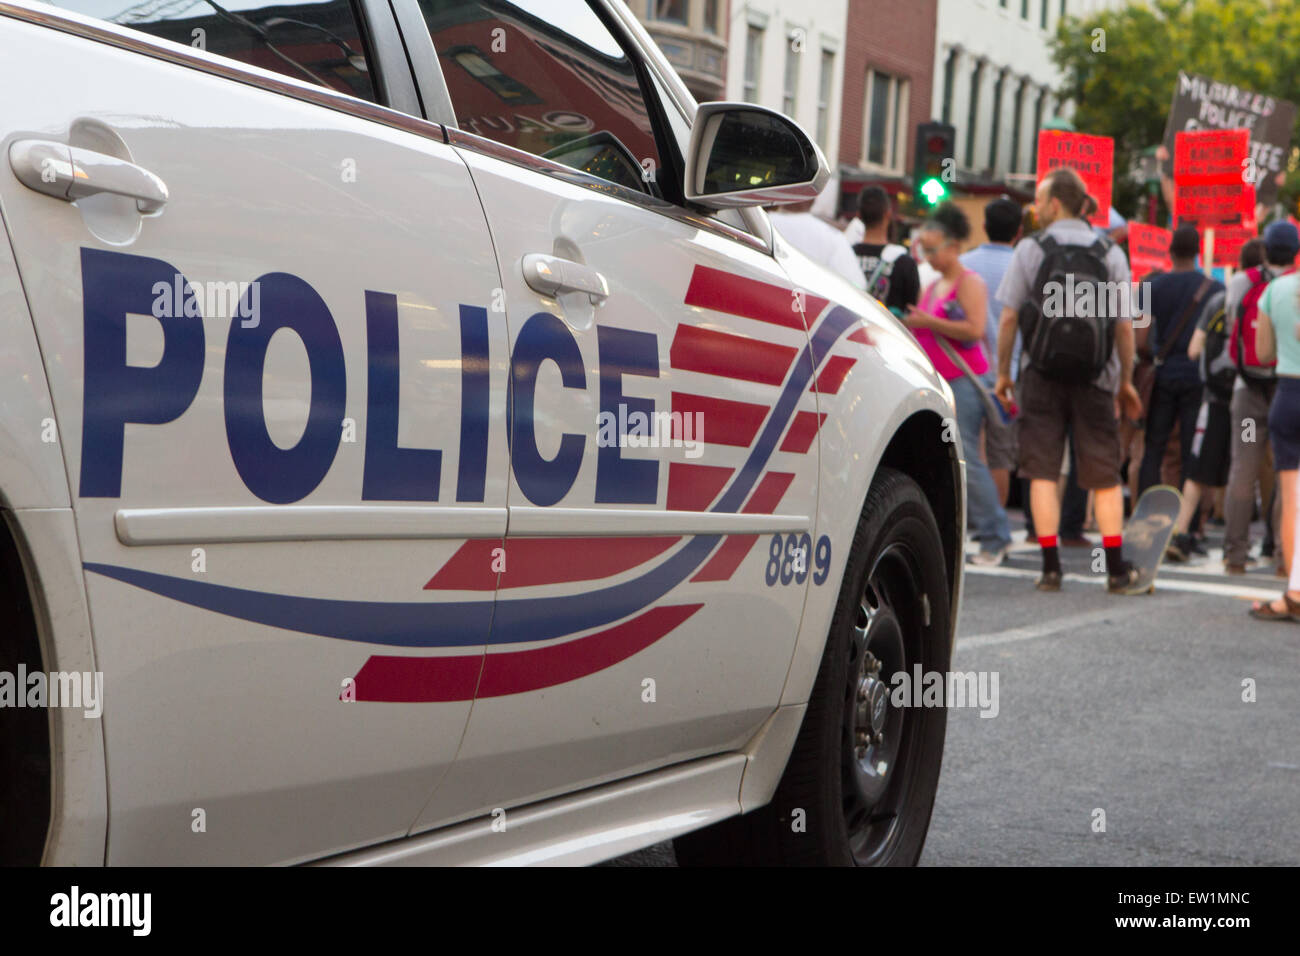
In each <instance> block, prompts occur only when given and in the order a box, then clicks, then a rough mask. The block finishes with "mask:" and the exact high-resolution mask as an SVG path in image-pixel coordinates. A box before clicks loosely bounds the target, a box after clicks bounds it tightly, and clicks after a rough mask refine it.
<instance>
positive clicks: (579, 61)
mask: <svg viewBox="0 0 1300 956" xmlns="http://www.w3.org/2000/svg"><path fill="white" fill-rule="evenodd" d="M420 8H421V9H422V11H423V12H424V18H425V22H426V23H427V24H428V27H429V34H430V36H431V37H432V38H433V45H434V48H435V49H436V50H437V51H438V58H439V61H440V62H441V64H442V72H443V76H444V77H445V78H446V81H447V89H448V91H449V93H450V94H451V102H452V107H453V108H454V109H455V111H456V122H457V124H458V125H459V126H460V128H461V129H463V130H465V131H466V132H470V133H475V134H477V135H479V136H484V137H487V138H489V139H493V140H496V141H497V142H500V143H504V144H506V145H508V146H513V147H515V148H516V149H521V150H524V151H525V152H528V153H532V154H534V155H536V156H544V157H546V158H548V159H552V160H554V161H555V162H558V163H562V164H564V165H566V166H571V167H573V168H575V169H581V170H583V171H585V172H587V173H590V174H592V175H594V176H598V177H600V178H601V179H605V180H608V181H610V182H613V183H617V184H619V185H621V186H626V187H628V188H629V189H635V190H639V191H643V192H649V193H654V194H657V193H658V189H657V188H656V186H655V184H656V179H657V174H658V171H659V169H660V168H661V166H662V164H661V162H660V154H659V149H658V146H657V144H656V142H655V132H654V124H653V123H652V121H651V118H650V110H649V108H648V107H647V105H646V98H645V96H644V95H643V93H642V90H641V85H640V83H639V82H638V79H637V73H636V69H635V67H634V64H633V62H632V60H631V59H630V58H629V57H628V55H627V54H626V53H625V52H624V51H623V49H622V48H621V47H620V46H619V43H618V41H617V40H616V39H615V37H614V36H613V34H611V33H610V32H609V30H608V29H607V28H606V27H605V25H604V24H603V23H601V21H600V18H599V17H597V16H596V14H595V13H594V12H593V11H592V9H591V8H590V7H589V6H588V5H587V4H586V3H585V2H584V0H520V2H514V3H511V2H508V0H420Z"/></svg>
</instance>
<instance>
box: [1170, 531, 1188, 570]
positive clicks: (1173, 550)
mask: <svg viewBox="0 0 1300 956" xmlns="http://www.w3.org/2000/svg"><path fill="white" fill-rule="evenodd" d="M1191 556H1192V537H1191V535H1187V534H1176V535H1174V536H1173V537H1172V538H1170V539H1169V549H1168V550H1167V551H1165V557H1166V558H1168V559H1169V560H1170V561H1174V562H1176V563H1178V564H1182V563H1183V562H1184V561H1186V560H1187V559H1188V558H1190V557H1191Z"/></svg>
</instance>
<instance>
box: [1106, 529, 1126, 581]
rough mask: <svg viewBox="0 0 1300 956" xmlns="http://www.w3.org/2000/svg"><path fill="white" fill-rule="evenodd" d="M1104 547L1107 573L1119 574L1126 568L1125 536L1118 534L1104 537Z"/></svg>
mask: <svg viewBox="0 0 1300 956" xmlns="http://www.w3.org/2000/svg"><path fill="white" fill-rule="evenodd" d="M1101 544H1102V547H1104V548H1105V549H1106V573H1107V574H1110V575H1115V574H1119V573H1120V572H1121V571H1122V570H1123V566H1124V553H1123V544H1124V536H1123V535H1118V534H1107V535H1102V538H1101Z"/></svg>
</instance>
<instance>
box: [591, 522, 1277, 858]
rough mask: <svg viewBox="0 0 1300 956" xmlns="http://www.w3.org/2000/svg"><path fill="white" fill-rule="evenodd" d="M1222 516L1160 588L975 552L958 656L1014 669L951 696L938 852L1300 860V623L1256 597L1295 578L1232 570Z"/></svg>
mask: <svg viewBox="0 0 1300 956" xmlns="http://www.w3.org/2000/svg"><path fill="white" fill-rule="evenodd" d="M1209 530H1210V545H1211V549H1210V550H1211V553H1210V555H1209V556H1208V557H1206V558H1200V559H1199V560H1198V562H1196V563H1194V564H1193V565H1192V566H1186V565H1181V566H1171V565H1169V564H1166V565H1165V566H1164V567H1163V568H1162V569H1161V572H1160V578H1159V582H1158V584H1157V589H1156V593H1155V594H1152V595H1142V596H1134V597H1122V596H1113V595H1109V594H1107V593H1106V591H1105V589H1104V587H1103V586H1102V580H1103V578H1102V576H1101V575H1100V574H1094V573H1093V572H1092V571H1091V564H1092V562H1093V557H1094V555H1093V553H1092V552H1091V551H1089V550H1088V549H1063V551H1062V555H1063V563H1064V566H1065V570H1066V572H1067V576H1066V581H1065V586H1064V589H1063V590H1062V591H1061V592H1060V593H1057V594H1042V593H1039V592H1037V591H1035V590H1034V586H1033V584H1034V578H1035V577H1036V574H1037V569H1038V552H1037V550H1036V549H1035V548H1033V547H1031V546H1027V545H1024V544H1023V543H1022V544H1019V545H1017V546H1016V547H1015V548H1014V549H1013V552H1012V554H1011V555H1009V556H1008V559H1007V561H1006V562H1005V563H1004V564H1003V565H1002V566H1001V567H999V568H994V569H987V570H985V569H975V568H971V567H970V566H969V565H968V574H967V575H966V594H965V598H964V601H963V606H962V614H961V619H960V624H959V631H958V640H957V649H956V653H955V656H954V661H953V669H954V670H955V671H976V672H980V671H987V672H990V674H991V673H992V672H996V673H997V674H998V689H999V694H998V712H997V715H996V716H995V717H982V716H981V715H980V711H979V709H977V708H965V709H958V708H953V709H950V711H949V715H948V733H947V740H946V743H945V748H944V763H943V771H942V776H941V778H940V783H939V792H938V797H937V798H936V801H935V807H934V816H933V818H932V821H931V824H930V833H929V837H928V840H927V842H926V847H925V851H924V853H923V855H922V859H921V862H922V864H923V865H932V866H953V865H990V864H992V865H1116V866H1145V865H1191V866H1195V865H1233V864H1238V865H1241V864H1246V865H1251V864H1266V865H1292V866H1294V865H1297V864H1300V733H1297V731H1298V730H1300V624H1294V623H1273V622H1259V621H1254V620H1251V619H1250V618H1249V617H1248V616H1247V611H1248V609H1249V607H1250V603H1249V599H1250V598H1251V597H1259V596H1268V595H1275V594H1277V593H1280V591H1281V588H1282V586H1283V584H1284V582H1283V581H1282V580H1281V579H1280V578H1277V577H1275V576H1274V574H1273V569H1272V566H1271V565H1268V566H1265V565H1263V564H1260V565H1258V566H1255V567H1252V569H1251V571H1250V573H1249V574H1247V575H1245V576H1233V577H1229V576H1227V575H1225V574H1224V573H1223V572H1222V561H1221V557H1220V554H1219V552H1218V550H1217V548H1216V547H1215V546H1216V545H1218V544H1219V538H1220V536H1221V529H1220V528H1215V527H1211V528H1210V529H1209ZM1258 532H1259V528H1258V526H1257V527H1256V536H1255V537H1256V541H1258V538H1259V534H1258ZM1017 537H1018V538H1020V537H1023V535H1022V534H1017ZM1093 537H1094V538H1096V536H1095V535H1094V536H1093ZM1098 540H1099V539H1098ZM1247 682H1253V689H1254V697H1255V700H1254V701H1252V702H1248V701H1245V700H1243V694H1246V692H1247ZM1099 811H1104V827H1105V829H1104V832H1101V830H1100V824H1101V822H1102V814H1101V813H1100V812H1099ZM612 862H613V863H614V865H625V866H671V865H673V864H674V863H675V860H674V858H673V853H672V847H671V844H667V843H664V844H659V845H657V846H655V847H650V848H648V849H646V850H642V851H640V852H638V853H633V854H629V855H628V856H625V857H621V858H619V859H618V860H616V861H612Z"/></svg>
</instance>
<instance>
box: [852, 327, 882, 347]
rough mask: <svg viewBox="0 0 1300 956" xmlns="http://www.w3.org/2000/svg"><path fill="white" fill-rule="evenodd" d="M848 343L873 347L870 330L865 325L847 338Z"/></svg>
mask: <svg viewBox="0 0 1300 956" xmlns="http://www.w3.org/2000/svg"><path fill="white" fill-rule="evenodd" d="M849 341H850V342H861V343H862V344H863V345H875V344H876V343H875V342H874V341H872V339H871V330H870V329H868V328H867V327H866V326H865V325H864V326H863V327H862V328H860V329H858V330H857V331H856V332H854V333H853V334H852V335H850V336H849Z"/></svg>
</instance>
